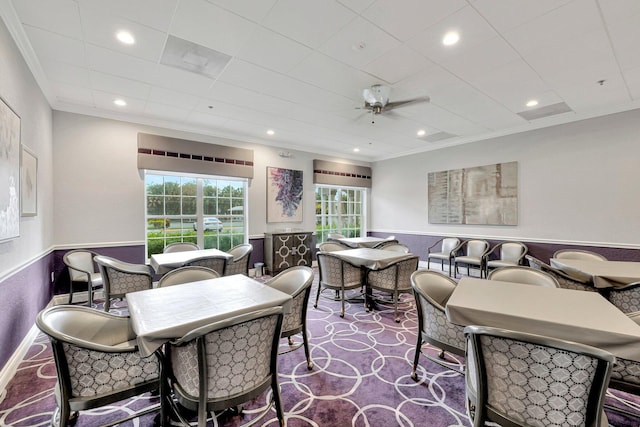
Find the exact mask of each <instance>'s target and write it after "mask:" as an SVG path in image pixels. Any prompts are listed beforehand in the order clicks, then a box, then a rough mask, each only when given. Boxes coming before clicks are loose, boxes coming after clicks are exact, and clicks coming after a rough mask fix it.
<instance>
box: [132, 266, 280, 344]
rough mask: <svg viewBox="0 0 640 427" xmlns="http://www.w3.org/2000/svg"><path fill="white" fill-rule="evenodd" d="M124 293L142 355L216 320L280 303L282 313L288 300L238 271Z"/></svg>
mask: <svg viewBox="0 0 640 427" xmlns="http://www.w3.org/2000/svg"><path fill="white" fill-rule="evenodd" d="M126 297H127V303H128V306H129V314H130V316H131V323H132V326H133V330H134V331H135V333H136V334H137V336H138V347H139V348H140V353H141V354H142V355H143V356H148V355H150V354H152V353H153V352H154V351H155V350H156V349H158V348H159V347H160V346H162V344H164V343H165V342H167V341H169V340H171V339H174V338H180V337H182V336H183V335H185V334H186V333H187V332H189V331H191V330H193V329H195V328H197V327H200V326H204V325H207V324H209V323H212V322H215V321H217V320H222V319H226V318H228V317H232V316H237V315H240V314H244V313H248V312H250V311H254V310H260V309H263V308H269V307H274V306H280V305H281V306H283V309H284V311H285V313H286V312H288V311H290V310H291V301H292V299H291V296H290V295H288V294H286V293H284V292H280V291H278V290H277V289H274V288H271V287H269V286H267V285H265V284H262V283H260V282H258V281H256V280H254V279H251V278H249V277H246V276H244V275H242V274H236V275H233V276H225V277H220V278H218V279H210V280H202V281H199V282H191V283H185V284H182V285H175V286H168V287H164V288H157V289H147V290H144V291H139V292H132V293H129V294H127V295H126Z"/></svg>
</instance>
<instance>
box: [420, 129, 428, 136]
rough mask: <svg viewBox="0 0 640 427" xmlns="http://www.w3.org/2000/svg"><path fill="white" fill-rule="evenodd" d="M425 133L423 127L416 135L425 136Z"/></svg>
mask: <svg viewBox="0 0 640 427" xmlns="http://www.w3.org/2000/svg"><path fill="white" fill-rule="evenodd" d="M426 134H427V131H425V130H424V129H420V130H419V131H418V136H425V135H426Z"/></svg>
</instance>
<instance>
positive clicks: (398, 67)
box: [362, 45, 433, 84]
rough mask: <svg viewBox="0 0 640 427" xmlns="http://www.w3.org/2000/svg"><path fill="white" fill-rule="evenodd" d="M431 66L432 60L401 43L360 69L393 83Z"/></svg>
mask: <svg viewBox="0 0 640 427" xmlns="http://www.w3.org/2000/svg"><path fill="white" fill-rule="evenodd" d="M432 66H433V62H431V61H429V60H428V59H426V58H425V57H423V56H422V55H421V54H419V53H418V52H416V51H415V50H413V49H411V48H410V47H408V46H406V45H401V46H398V47H396V48H394V49H391V50H390V51H388V52H386V53H385V54H383V55H382V56H380V57H379V58H378V59H376V60H374V61H372V62H370V63H369V64H367V65H366V66H364V67H362V70H363V71H365V72H367V73H369V74H371V75H373V76H376V77H379V78H380V79H381V80H383V82H386V83H389V84H394V83H397V82H399V81H400V80H403V79H405V78H407V77H409V76H411V75H413V74H415V73H417V72H419V71H421V70H424V69H426V68H429V67H432Z"/></svg>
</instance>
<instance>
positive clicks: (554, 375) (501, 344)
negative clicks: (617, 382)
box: [464, 326, 615, 426]
mask: <svg viewBox="0 0 640 427" xmlns="http://www.w3.org/2000/svg"><path fill="white" fill-rule="evenodd" d="M464 331H465V336H466V337H467V343H468V346H467V379H468V383H467V392H468V395H471V396H472V397H473V398H474V399H475V408H474V409H473V410H472V411H470V412H471V415H472V418H475V419H474V425H476V426H480V425H482V426H484V425H485V423H486V422H487V421H493V422H496V423H499V424H502V425H505V420H510V421H511V422H510V423H509V424H510V425H516V426H519V425H522V426H551V425H554V426H560V425H568V424H572V425H581V426H599V425H601V424H600V421H601V417H602V416H603V411H602V408H603V405H604V397H605V393H606V390H607V384H608V383H609V378H610V376H611V370H612V367H613V364H614V362H615V357H613V355H611V354H610V353H608V352H606V351H603V350H601V349H597V348H594V347H590V346H586V345H582V344H578V343H574V342H569V341H564V340H559V339H555V338H550V337H543V336H540V335H533V334H526V333H520V332H514V331H507V330H504V329H497V328H490V327H479V326H467V327H466V328H465V330H464Z"/></svg>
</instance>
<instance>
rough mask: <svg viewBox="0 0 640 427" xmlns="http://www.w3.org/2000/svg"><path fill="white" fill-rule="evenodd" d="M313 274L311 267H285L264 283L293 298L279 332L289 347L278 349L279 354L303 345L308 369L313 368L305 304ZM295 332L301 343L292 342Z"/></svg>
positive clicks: (306, 304) (307, 301) (307, 299)
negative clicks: (289, 310)
mask: <svg viewBox="0 0 640 427" xmlns="http://www.w3.org/2000/svg"><path fill="white" fill-rule="evenodd" d="M313 276H314V274H313V269H312V268H311V267H305V266H297V267H291V268H288V269H286V270H285V271H283V272H281V273H280V274H278V275H277V276H275V277H274V278H272V279H270V280H268V281H267V282H266V283H265V285H267V286H270V287H272V288H275V289H277V290H279V291H282V292H284V293H286V294H289V295H291V297H292V298H293V305H292V307H291V312H290V313H285V315H284V320H283V321H282V331H281V332H280V337H281V338H287V339H288V344H289V347H288V348H286V349H285V350H283V351H280V352H279V354H284V353H289V352H290V351H293V350H297V349H298V348H300V347H301V346H304V354H305V356H306V358H307V368H308V369H309V370H311V369H313V362H312V361H311V353H310V352H309V338H308V336H307V306H308V303H309V296H310V295H311V285H312V284H313ZM296 334H301V335H302V344H296V343H294V341H293V338H292V337H293V336H294V335H296Z"/></svg>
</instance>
